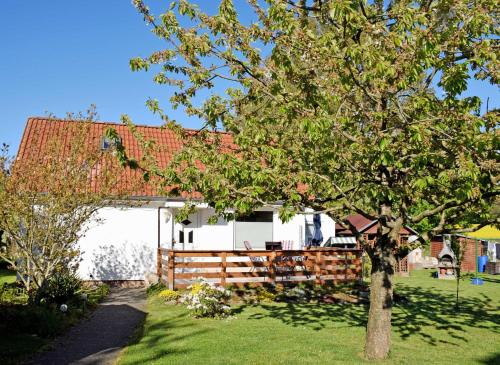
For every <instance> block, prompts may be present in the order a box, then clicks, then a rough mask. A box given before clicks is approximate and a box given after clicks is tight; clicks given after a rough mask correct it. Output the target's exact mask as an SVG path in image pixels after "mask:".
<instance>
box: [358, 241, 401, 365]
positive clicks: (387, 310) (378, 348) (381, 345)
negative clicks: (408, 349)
mask: <svg viewBox="0 0 500 365" xmlns="http://www.w3.org/2000/svg"><path fill="white" fill-rule="evenodd" d="M394 243H395V242H392V240H391V239H390V238H389V237H381V238H380V239H379V240H377V243H376V245H375V246H376V247H374V248H373V249H372V250H371V254H370V258H371V260H372V271H371V286H370V288H371V289H370V312H369V314H368V325H367V331H366V344H365V356H366V357H367V358H368V359H373V360H375V359H384V358H386V357H387V355H388V354H389V350H390V347H391V314H392V292H393V290H392V278H393V276H394V266H393V265H394V263H395V262H396V260H395V258H394V254H393V247H395V244H394Z"/></svg>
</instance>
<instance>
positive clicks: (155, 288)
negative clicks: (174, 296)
mask: <svg viewBox="0 0 500 365" xmlns="http://www.w3.org/2000/svg"><path fill="white" fill-rule="evenodd" d="M166 288H167V287H166V286H165V285H164V284H162V283H156V284H151V285H150V286H148V288H147V289H146V293H147V294H148V295H158V294H159V293H160V292H161V291H162V290H165V289H166Z"/></svg>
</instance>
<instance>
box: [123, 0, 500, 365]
mask: <svg viewBox="0 0 500 365" xmlns="http://www.w3.org/2000/svg"><path fill="white" fill-rule="evenodd" d="M133 3H134V4H135V6H136V7H137V9H138V10H139V11H140V12H141V13H142V15H143V16H144V19H145V20H146V22H147V23H148V24H150V25H151V27H152V31H153V32H154V34H156V35H157V36H158V37H159V38H161V39H163V40H164V41H165V44H166V47H165V49H161V50H159V51H157V52H154V53H153V54H151V56H149V57H145V58H135V59H132V60H131V61H130V65H131V68H132V69H133V70H148V69H149V68H151V67H153V66H154V65H158V66H159V67H160V69H159V72H158V73H156V74H155V77H154V80H155V82H157V83H159V84H166V85H169V86H170V87H176V88H178V90H177V91H176V92H175V93H174V94H173V96H172V97H171V99H170V100H171V103H172V104H173V107H174V108H177V107H183V108H184V110H185V111H186V113H187V114H189V115H193V116H196V117H198V118H200V119H202V120H203V121H205V125H204V127H203V128H202V129H201V130H200V131H199V132H197V133H192V132H186V131H183V130H182V129H181V128H180V126H179V124H178V123H176V121H174V120H171V119H170V118H169V116H168V115H167V114H166V113H165V112H164V111H163V110H162V108H161V107H160V105H159V103H158V101H156V100H149V101H148V105H149V107H150V108H151V110H152V111H153V112H155V113H157V114H159V115H160V116H161V118H163V119H164V121H165V123H166V125H167V126H168V127H170V128H172V129H173V130H176V131H177V132H178V134H179V136H180V138H181V139H182V140H183V141H184V143H185V145H184V149H183V150H182V151H181V152H180V153H179V154H177V155H176V157H175V159H174V161H173V162H172V163H171V164H170V165H169V166H168V167H167V168H159V167H158V164H157V163H155V162H154V161H151V160H149V163H148V164H143V166H142V168H144V169H146V170H147V171H150V172H151V173H154V174H156V175H159V176H160V177H161V178H162V180H163V182H164V183H165V184H166V185H167V186H171V187H173V188H175V189H174V190H172V193H175V192H179V191H187V192H195V191H197V192H201V193H202V194H203V197H204V199H205V201H206V202H208V203H209V204H210V205H211V206H212V207H214V208H215V211H216V214H217V215H225V216H226V217H231V215H230V214H227V211H228V210H230V209H234V210H235V214H246V213H249V212H251V211H252V210H253V209H255V208H257V207H259V206H262V205H265V204H268V203H269V202H277V201H280V202H282V203H283V204H282V207H281V209H280V217H281V218H282V219H283V220H287V219H290V218H291V217H292V216H293V215H294V214H298V213H300V212H303V210H304V208H306V207H310V208H313V209H314V210H315V211H317V212H323V213H325V214H328V215H329V216H330V217H332V218H333V219H334V220H336V221H338V222H341V223H343V224H345V225H347V226H348V227H350V229H351V230H352V231H353V232H354V234H355V235H356V236H357V238H358V240H359V241H360V242H361V244H362V245H363V246H364V249H365V250H366V251H367V253H368V255H369V256H370V259H371V262H372V272H371V297H370V311H369V318H368V325H367V335H366V347H365V354H366V356H367V357H368V358H373V359H378V358H384V357H386V356H387V354H388V353H389V349H390V334H391V308H392V298H393V284H392V277H393V267H394V264H395V254H396V253H397V251H398V249H399V246H398V237H399V232H400V229H401V227H402V226H404V225H411V226H415V225H421V226H422V227H427V229H426V230H425V231H423V232H422V240H427V239H428V238H430V237H431V236H433V235H436V234H442V233H447V232H450V231H452V230H453V229H454V228H455V227H457V225H458V224H463V223H464V222H469V221H471V220H473V221H475V222H476V223H478V224H480V225H484V224H487V223H495V224H497V223H498V222H499V220H498V217H497V216H495V215H493V214H491V213H490V212H491V211H490V209H488V207H489V205H490V204H491V203H492V201H493V199H494V197H495V196H496V195H498V173H499V164H498V149H499V145H498V113H497V112H490V113H488V114H486V115H479V112H478V111H479V109H480V99H479V98H478V97H476V96H468V97H462V96H461V95H462V94H463V93H464V92H465V91H466V90H467V89H468V79H469V78H471V77H474V78H476V79H478V80H486V81H488V80H489V81H490V82H492V83H494V84H497V83H498V70H499V69H500V68H499V67H498V66H499V65H498V59H499V54H498V53H499V47H498V40H497V38H496V37H495V34H497V32H498V17H497V16H496V15H498V14H497V11H498V9H497V5H496V2H495V1H493V0H480V1H470V0H459V1H453V2H442V1H441V2H432V1H428V0H417V1H385V2H382V1H374V2H365V1H351V0H346V1H329V0H324V1H308V0H297V1H293V0H291V1H283V0H267V1H256V0H247V4H246V5H244V4H243V3H242V2H238V8H236V7H235V5H234V4H233V1H231V0H221V1H219V2H218V5H219V7H218V11H214V9H215V6H214V4H212V2H211V4H210V7H209V8H208V6H207V9H199V8H198V7H197V6H194V5H192V4H191V3H190V2H189V1H187V0H181V1H174V2H172V4H171V6H170V8H169V9H166V11H165V12H164V13H163V14H161V15H160V16H158V17H156V16H155V15H153V14H152V13H151V12H150V11H149V9H148V7H147V6H146V5H145V4H144V3H143V2H142V1H141V0H134V1H133ZM245 6H246V8H244V7H245ZM204 10H206V12H205V11H204ZM240 11H241V13H240ZM243 13H244V14H246V16H245V17H243V16H241V15H240V14H243ZM249 14H251V15H249ZM233 85H234V87H233ZM216 86H217V88H215V87H216ZM436 87H439V89H440V90H436ZM222 89H224V93H222V92H221V90H222ZM123 121H124V122H125V123H129V124H131V121H130V120H129V119H128V118H127V117H126V116H124V117H123ZM218 128H222V129H223V130H225V131H228V132H230V133H231V134H232V143H228V141H227V137H225V136H224V135H221V134H214V133H211V131H214V130H217V129H218ZM140 140H142V141H143V142H145V143H146V141H144V139H140ZM122 157H123V156H122ZM200 166H203V167H202V168H200ZM352 213H359V214H362V215H363V216H364V217H366V218H368V219H370V220H377V221H378V222H379V226H378V232H377V237H376V240H375V243H374V244H373V245H370V244H368V243H367V242H366V241H365V240H364V238H363V236H362V235H360V233H359V232H358V231H357V230H356V227H354V226H352V225H351V224H350V222H349V221H348V220H347V219H346V218H347V216H348V215H349V214H352ZM471 217H472V219H470V218H471ZM465 229H467V228H466V227H465Z"/></svg>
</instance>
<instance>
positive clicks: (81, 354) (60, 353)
mask: <svg viewBox="0 0 500 365" xmlns="http://www.w3.org/2000/svg"><path fill="white" fill-rule="evenodd" d="M145 307H146V291H145V290H144V289H122V288H115V289H111V293H110V295H109V296H108V297H107V298H106V300H105V301H104V302H102V303H101V304H100V305H99V306H98V307H97V309H96V310H95V311H94V312H93V313H92V315H91V316H90V317H89V318H88V319H87V320H83V321H82V322H80V323H79V324H77V325H76V326H74V327H72V328H71V329H70V330H69V331H68V332H67V333H65V334H64V335H63V336H61V337H58V338H57V339H56V340H55V341H54V343H53V344H52V348H51V349H50V350H48V351H46V352H42V353H40V354H38V355H36V356H35V357H34V358H33V359H32V360H30V361H29V362H28V363H27V364H30V365H35V364H36V365H39V364H40V365H65V364H74V365H84V364H85V365H89V364H99V365H101V364H113V363H114V361H115V360H116V359H117V356H118V355H119V353H120V351H121V350H122V348H123V347H124V346H126V345H127V343H128V342H129V340H130V337H131V336H132V335H133V334H134V330H135V329H136V328H137V326H138V325H140V324H141V323H142V321H143V320H144V317H145V316H146V312H145Z"/></svg>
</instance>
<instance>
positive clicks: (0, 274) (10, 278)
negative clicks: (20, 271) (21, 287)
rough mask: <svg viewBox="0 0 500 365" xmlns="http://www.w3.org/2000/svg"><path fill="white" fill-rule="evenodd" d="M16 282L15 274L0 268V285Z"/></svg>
mask: <svg viewBox="0 0 500 365" xmlns="http://www.w3.org/2000/svg"><path fill="white" fill-rule="evenodd" d="M14 281H16V273H15V272H14V271H12V270H8V269H4V268H1V267H0V285H3V284H4V283H7V284H10V283H13V282H14Z"/></svg>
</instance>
